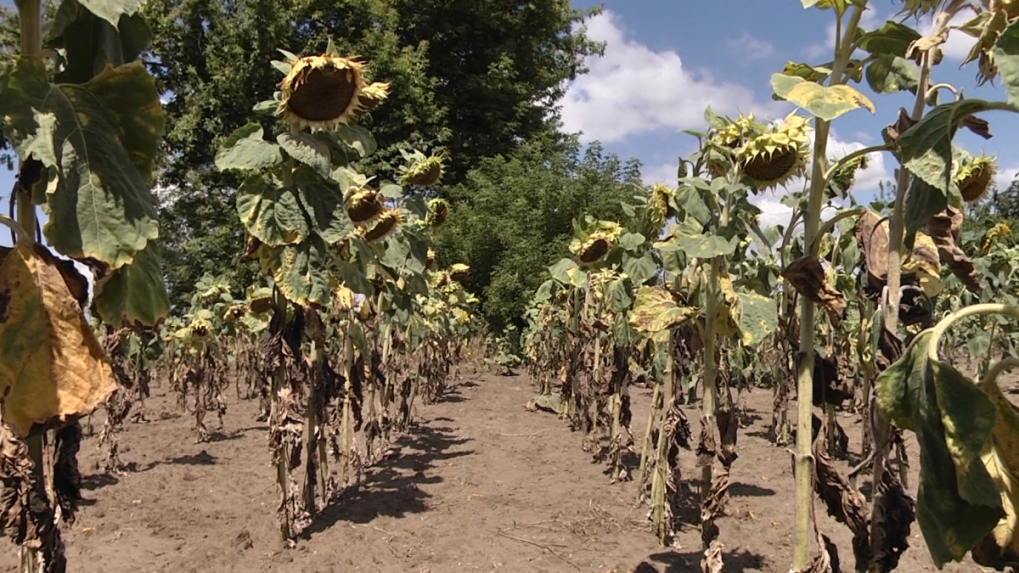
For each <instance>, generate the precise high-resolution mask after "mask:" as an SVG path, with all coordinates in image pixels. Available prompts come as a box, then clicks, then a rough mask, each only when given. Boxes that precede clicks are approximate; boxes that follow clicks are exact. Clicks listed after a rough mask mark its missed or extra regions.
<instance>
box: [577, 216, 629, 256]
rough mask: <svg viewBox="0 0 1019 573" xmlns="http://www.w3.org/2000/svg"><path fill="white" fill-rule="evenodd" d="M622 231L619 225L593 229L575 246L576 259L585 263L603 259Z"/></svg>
mask: <svg viewBox="0 0 1019 573" xmlns="http://www.w3.org/2000/svg"><path fill="white" fill-rule="evenodd" d="M622 232H623V228H622V227H620V226H619V225H613V226H612V227H610V228H607V229H598V230H596V231H594V232H593V233H591V234H590V235H588V237H587V239H586V240H584V242H583V243H581V244H580V246H579V247H578V248H577V251H576V252H577V259H578V260H579V261H580V262H582V263H585V264H592V263H597V262H598V261H600V260H602V259H604V258H605V256H606V255H608V254H609V251H610V250H612V247H613V246H614V245H615V244H616V241H618V240H619V235H620V234H622Z"/></svg>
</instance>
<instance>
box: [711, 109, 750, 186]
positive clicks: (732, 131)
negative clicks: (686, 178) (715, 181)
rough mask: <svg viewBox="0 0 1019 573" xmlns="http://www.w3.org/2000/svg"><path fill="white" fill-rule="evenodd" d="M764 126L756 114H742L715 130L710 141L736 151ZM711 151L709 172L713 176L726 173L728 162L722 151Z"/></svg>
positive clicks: (720, 175)
mask: <svg viewBox="0 0 1019 573" xmlns="http://www.w3.org/2000/svg"><path fill="white" fill-rule="evenodd" d="M762 128H763V126H761V124H759V123H758V122H757V121H756V120H754V114H752V113H751V114H750V115H743V114H740V116H739V117H737V118H736V119H735V120H733V121H730V122H729V123H728V124H727V125H726V126H725V127H723V128H720V129H717V130H715V131H714V133H712V135H711V136H710V137H709V138H708V141H709V142H711V143H712V144H714V145H716V146H719V147H727V148H729V149H732V150H733V151H735V150H737V149H739V148H740V147H741V146H743V144H744V143H746V142H747V141H749V140H751V139H753V138H754V137H756V136H757V135H760V133H761V131H762ZM709 153H710V156H709V158H708V172H709V173H710V174H711V176H712V177H722V176H723V175H725V172H726V170H727V166H726V164H727V163H728V162H727V161H724V159H723V157H722V154H721V152H719V151H717V150H712V151H710V152H709Z"/></svg>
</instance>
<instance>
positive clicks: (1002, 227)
mask: <svg viewBox="0 0 1019 573" xmlns="http://www.w3.org/2000/svg"><path fill="white" fill-rule="evenodd" d="M1010 234H1012V228H1011V227H1009V226H1008V223H1005V222H1001V223H998V224H997V225H995V226H993V227H991V230H990V231H987V235H986V236H985V237H984V244H983V246H982V247H981V248H980V252H981V253H982V254H984V255H986V254H987V253H988V251H990V250H991V245H993V244H994V242H995V241H997V240H998V239H1000V238H1001V237H1008V236H1009V235H1010Z"/></svg>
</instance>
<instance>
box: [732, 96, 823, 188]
mask: <svg viewBox="0 0 1019 573" xmlns="http://www.w3.org/2000/svg"><path fill="white" fill-rule="evenodd" d="M809 121H810V120H809V119H806V118H803V117H800V116H797V115H795V114H790V115H789V116H788V117H786V118H785V120H784V121H783V122H782V124H781V125H779V126H778V127H777V128H775V129H774V130H773V131H771V132H770V133H765V134H763V135H759V136H757V137H755V138H753V139H751V140H750V141H748V142H747V143H746V145H744V146H743V147H742V148H741V149H740V150H739V154H738V157H739V163H740V167H742V168H743V174H744V175H746V176H747V177H749V178H750V179H751V180H752V181H753V183H754V187H756V189H757V190H764V189H768V188H772V187H778V186H780V185H782V184H784V183H785V182H787V181H789V180H790V179H792V178H793V177H795V176H797V175H800V174H802V173H803V172H804V170H805V169H806V157H807V154H808V153H809V149H808V141H809V139H808V137H807V134H808V132H809V130H810V125H809Z"/></svg>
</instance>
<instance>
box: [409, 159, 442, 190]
mask: <svg viewBox="0 0 1019 573" xmlns="http://www.w3.org/2000/svg"><path fill="white" fill-rule="evenodd" d="M405 157H406V158H407V159H408V160H409V161H410V164H409V165H405V166H403V167H401V168H400V173H401V174H400V180H401V181H402V182H403V183H404V184H407V185H419V186H422V187H429V186H431V185H435V184H436V183H438V182H439V178H441V177H442V170H443V168H444V167H445V166H444V165H443V161H444V160H445V156H444V155H442V154H438V155H434V154H433V155H429V156H425V154H423V153H421V152H420V151H415V152H414V153H413V154H411V155H406V156H405Z"/></svg>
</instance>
